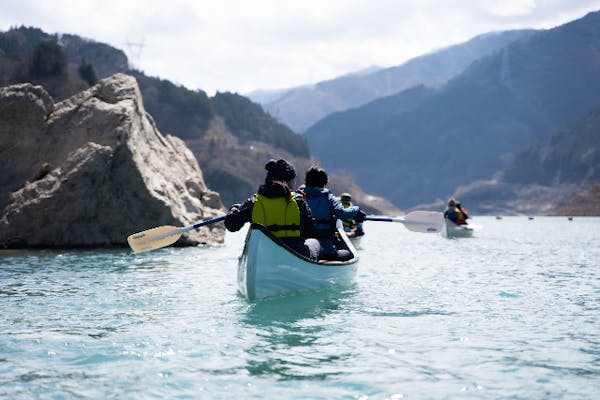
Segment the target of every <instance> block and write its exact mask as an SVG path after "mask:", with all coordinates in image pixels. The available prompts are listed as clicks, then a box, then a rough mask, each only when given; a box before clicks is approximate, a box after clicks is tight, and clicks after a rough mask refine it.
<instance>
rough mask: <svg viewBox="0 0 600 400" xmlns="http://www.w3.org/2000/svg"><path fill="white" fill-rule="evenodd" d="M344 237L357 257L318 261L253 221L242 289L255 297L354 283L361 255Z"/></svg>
mask: <svg viewBox="0 0 600 400" xmlns="http://www.w3.org/2000/svg"><path fill="white" fill-rule="evenodd" d="M340 229H341V223H339V224H338V230H340ZM341 230H342V231H343V229H341ZM341 237H342V239H343V241H344V244H345V245H346V247H347V248H348V250H350V252H351V253H352V255H353V258H351V259H350V260H348V261H319V262H316V261H312V260H310V259H308V258H306V257H303V256H302V255H300V254H298V253H296V252H294V251H292V250H291V249H290V248H289V247H288V246H286V245H285V244H283V243H282V242H281V241H280V240H278V239H277V238H276V237H275V236H274V235H273V234H271V232H269V230H268V229H266V228H265V227H263V226H261V225H257V224H252V225H251V226H250V229H249V230H248V235H247V236H246V243H245V246H244V251H243V253H242V256H241V257H240V260H239V264H238V276H237V281H238V290H239V292H240V293H241V294H242V295H243V296H244V297H246V298H248V299H250V300H254V299H262V298H266V297H274V296H281V295H287V294H291V293H300V292H307V291H316V290H322V289H326V288H330V287H333V286H349V285H351V284H352V283H353V281H354V277H355V275H356V271H357V269H358V263H357V262H358V254H357V252H356V249H355V248H354V246H353V245H352V243H350V240H349V239H348V238H347V237H346V235H344V234H343V233H342V234H341Z"/></svg>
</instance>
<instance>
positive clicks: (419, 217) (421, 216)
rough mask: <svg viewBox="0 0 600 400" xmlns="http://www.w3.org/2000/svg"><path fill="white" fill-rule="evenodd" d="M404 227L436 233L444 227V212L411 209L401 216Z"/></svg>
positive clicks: (414, 230)
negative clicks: (411, 210)
mask: <svg viewBox="0 0 600 400" xmlns="http://www.w3.org/2000/svg"><path fill="white" fill-rule="evenodd" d="M402 223H403V224H404V226H405V227H406V229H408V230H410V231H413V232H421V233H438V232H441V231H442V228H443V227H444V214H442V213H441V212H436V211H413V212H410V213H408V214H406V216H405V217H404V218H403V222H402Z"/></svg>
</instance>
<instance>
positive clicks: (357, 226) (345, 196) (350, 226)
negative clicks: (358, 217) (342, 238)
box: [340, 192, 365, 238]
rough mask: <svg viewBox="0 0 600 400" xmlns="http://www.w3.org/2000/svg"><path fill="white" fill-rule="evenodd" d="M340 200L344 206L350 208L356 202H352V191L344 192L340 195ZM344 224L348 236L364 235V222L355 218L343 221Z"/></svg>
mask: <svg viewBox="0 0 600 400" xmlns="http://www.w3.org/2000/svg"><path fill="white" fill-rule="evenodd" d="M340 202H341V203H342V206H343V207H344V208H350V207H352V206H353V205H354V204H352V196H351V195H350V193H346V192H344V193H342V194H341V196H340ZM342 223H343V224H344V231H345V232H346V234H347V235H348V237H353V238H355V237H359V236H363V235H364V234H365V232H364V231H363V227H362V225H363V224H362V222H359V223H357V222H356V221H355V220H354V219H345V220H343V221H342Z"/></svg>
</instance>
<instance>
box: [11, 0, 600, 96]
mask: <svg viewBox="0 0 600 400" xmlns="http://www.w3.org/2000/svg"><path fill="white" fill-rule="evenodd" d="M0 9H1V11H0V30H2V31H6V30H8V29H10V27H13V26H20V25H26V26H35V27H38V28H41V29H42V30H44V31H46V32H47V33H71V34H76V35H80V36H83V37H85V38H89V39H93V40H95V41H98V42H104V43H108V44H110V45H112V46H114V47H117V48H120V49H122V50H124V51H125V52H126V53H127V55H128V56H129V59H130V63H132V64H133V66H135V67H136V68H138V69H141V70H143V71H144V72H145V73H146V74H147V75H151V76H158V77H160V78H163V79H168V80H171V81H173V82H175V83H178V84H182V85H185V86H186V87H188V88H190V89H202V90H205V91H206V92H208V93H209V94H211V95H212V94H213V93H214V92H215V91H217V90H218V91H221V92H223V91H233V92H238V93H242V94H243V93H247V92H248V91H250V90H253V89H276V88H286V87H291V86H298V85H301V84H307V83H316V82H318V81H322V80H326V79H331V78H334V77H336V76H340V75H343V74H345V73H348V72H352V71H357V70H361V69H364V68H367V67H369V66H373V65H377V66H393V65H399V64H402V63H403V62H404V61H406V60H408V59H410V58H412V57H415V56H418V55H421V54H424V53H428V52H431V51H433V50H436V49H439V48H442V47H445V46H448V45H451V44H456V43H460V42H464V41H466V40H468V39H470V38H472V37H473V36H476V35H478V34H481V33H485V32H490V31H498V30H507V29H520V28H537V29H544V28H551V27H554V26H557V25H560V24H563V23H565V22H568V21H571V20H573V19H577V18H580V17H582V16H584V15H585V14H586V13H588V12H590V11H597V10H600V0H453V1H452V0H213V1H204V0H196V1H194V0H168V1H154V0H99V1H98V0H90V1H86V0H78V1H68V0H50V1H43V0H0ZM139 44H143V46H139Z"/></svg>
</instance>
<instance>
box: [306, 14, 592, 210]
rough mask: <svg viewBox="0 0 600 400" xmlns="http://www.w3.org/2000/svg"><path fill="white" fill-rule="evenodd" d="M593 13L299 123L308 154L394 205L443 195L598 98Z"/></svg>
mask: <svg viewBox="0 0 600 400" xmlns="http://www.w3.org/2000/svg"><path fill="white" fill-rule="evenodd" d="M598 71H600V12H595V13H590V14H588V15H587V16H585V17H584V18H581V19H579V20H576V21H573V22H571V23H568V24H565V25H562V26H560V27H557V28H554V29H550V30H545V31H539V32H535V33H533V34H529V35H526V36H524V37H522V38H521V39H518V40H517V41H514V42H513V43H511V44H509V45H507V46H505V47H504V48H503V49H502V50H501V51H499V52H497V53H494V54H492V55H489V56H487V57H485V58H482V59H480V60H478V61H476V62H474V63H473V64H472V65H471V66H469V67H468V68H467V69H466V70H465V71H464V72H463V73H461V74H460V75H458V76H457V77H455V78H453V79H452V80H450V81H449V82H448V83H447V84H445V85H443V86H442V87H440V88H436V89H431V88H426V87H423V86H420V87H416V88H413V89H410V90H406V91H404V92H402V93H400V94H397V95H394V96H390V97H388V98H384V99H380V100H377V101H375V102H372V103H370V104H368V105H366V106H364V107H361V108H358V109H354V110H349V111H346V112H340V113H335V114H333V115H330V116H329V117H327V118H325V119H323V120H321V121H320V122H319V123H317V124H316V125H314V126H313V127H311V129H309V130H308V131H307V132H306V137H307V138H308V140H309V144H310V146H311V150H312V152H313V154H315V155H316V156H317V158H319V159H320V160H321V161H322V162H323V164H324V165H325V166H326V167H328V168H330V169H331V168H333V169H336V168H337V169H343V170H345V171H347V172H348V173H349V174H350V175H352V176H353V177H354V178H355V179H356V181H357V183H358V184H359V185H361V186H362V187H364V188H365V189H366V190H368V191H370V192H373V193H377V194H379V195H382V196H385V197H387V198H389V199H390V200H392V201H393V202H394V203H395V204H396V205H398V206H400V207H403V208H409V207H412V206H414V205H415V204H419V203H425V202H430V201H432V200H433V199H436V198H442V199H444V198H447V196H448V195H450V194H452V193H453V192H454V190H455V189H456V188H457V187H459V186H460V185H464V184H467V183H469V182H472V181H475V180H478V179H489V178H490V177H491V176H493V174H494V173H496V172H497V171H498V170H500V169H501V168H502V167H504V166H505V161H506V160H508V159H509V158H508V157H509V156H510V154H511V153H512V152H514V151H516V150H518V149H520V148H522V147H523V146H525V145H528V144H531V143H533V142H535V141H540V140H541V141H546V140H548V139H549V138H550V136H551V135H552V134H553V133H554V132H556V131H557V130H558V129H559V128H560V127H562V126H565V125H566V124H569V123H573V122H574V121H576V120H577V119H579V118H583V117H584V116H585V115H586V114H587V113H588V112H589V111H590V110H591V109H594V108H597V107H598V106H600V95H599V93H600V74H599V73H598Z"/></svg>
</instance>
